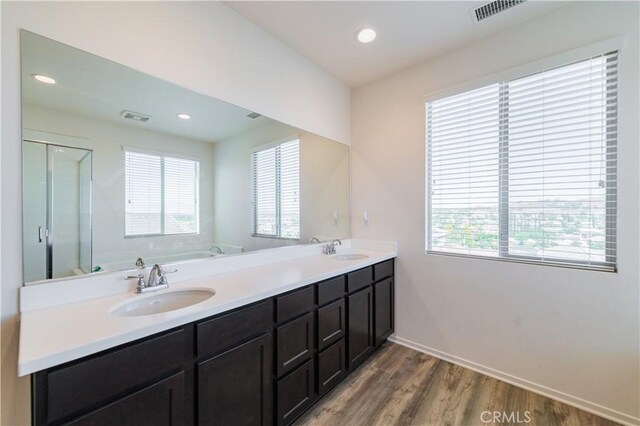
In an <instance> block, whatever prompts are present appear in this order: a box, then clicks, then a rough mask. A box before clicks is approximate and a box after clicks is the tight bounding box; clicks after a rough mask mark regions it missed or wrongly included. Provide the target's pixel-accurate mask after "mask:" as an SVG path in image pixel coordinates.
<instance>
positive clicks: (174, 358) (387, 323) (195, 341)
mask: <svg viewBox="0 0 640 426" xmlns="http://www.w3.org/2000/svg"><path fill="white" fill-rule="evenodd" d="M393 303H394V261H393V259H391V260H388V261H384V262H381V263H378V264H375V265H372V266H368V267H366V268H362V269H359V270H357V271H353V272H350V273H348V274H346V275H341V276H338V277H334V278H331V279H328V280H325V281H322V282H320V283H316V284H311V285H308V286H306V287H302V288H300V289H296V290H293V291H291V292H288V293H285V294H282V295H278V296H275V297H272V298H269V299H265V300H262V301H260V302H256V303H253V304H251V305H247V306H243V307H240V308H238V309H235V310H233V311H230V312H225V313H222V314H219V315H215V316H213V317H210V318H205V319H203V320H199V321H196V322H192V323H189V324H185V325H183V326H180V327H178V328H175V329H172V330H168V331H164V332H162V333H158V334H155V335H152V336H149V337H146V338H144V339H140V340H138V341H135V342H131V343H127V344H124V345H121V346H118V347H115V348H112V349H109V350H106V351H103V352H100V353H97V354H94V355H90V356H87V357H85V358H81V359H78V360H75V361H71V362H68V363H66V364H63V365H59V366H56V367H52V368H49V369H47V370H43V371H40V372H38V373H36V374H34V375H32V414H33V415H32V419H33V424H35V425H62V424H73V425H105V426H107V425H109V426H110V425H119V426H120V425H132V426H133V425H147V424H153V425H154V426H155V425H203V426H209V425H262V426H272V425H276V424H278V425H288V424H291V423H292V422H293V421H295V420H296V419H297V418H298V417H299V416H300V415H301V414H302V413H304V412H305V411H306V410H307V409H308V408H309V407H311V406H312V405H313V404H314V403H315V402H316V401H317V400H318V398H320V397H321V396H322V395H324V394H325V393H327V392H328V391H329V390H330V389H331V388H333V387H334V386H335V385H337V384H338V383H339V382H340V381H341V380H342V379H343V378H344V377H346V375H347V374H348V373H349V372H350V371H352V370H353V369H354V368H355V367H356V366H358V365H360V364H361V363H362V362H363V361H364V360H365V359H366V358H367V357H368V356H369V355H370V354H371V353H373V351H374V350H375V348H377V347H379V346H380V345H382V343H384V341H385V340H386V339H387V337H388V336H389V335H390V334H391V333H392V332H393V314H394V306H393Z"/></svg>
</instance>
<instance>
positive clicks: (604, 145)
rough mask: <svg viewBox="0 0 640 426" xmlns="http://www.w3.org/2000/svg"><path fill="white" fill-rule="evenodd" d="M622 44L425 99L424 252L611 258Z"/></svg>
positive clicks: (570, 260) (560, 259)
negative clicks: (601, 52) (520, 75)
mask: <svg viewBox="0 0 640 426" xmlns="http://www.w3.org/2000/svg"><path fill="white" fill-rule="evenodd" d="M617 56H618V55H617V52H612V53H608V54H605V55H600V56H597V57H593V58H590V59H587V60H584V61H580V62H577V63H573V64H570V65H566V66H562V67H559V68H554V69H551V70H546V71H543V72H540V73H537V74H534V75H531V76H528V77H524V78H519V79H516V80H511V81H504V82H500V83H497V84H494V85H491V86H487V87H484V88H481V89H478V90H474V91H471V92H466V93H463V94H460V95H456V96H451V97H448V98H445V99H441V100H437V101H431V102H428V103H427V105H426V106H427V168H428V169H427V178H428V179H427V187H428V192H427V219H428V223H427V237H428V238H427V249H428V250H432V251H441V252H452V253H466V254H479V255H490V256H500V257H510V258H519V259H525V260H531V261H537V262H551V263H562V264H568V265H577V266H581V267H588V268H600V269H610V270H612V269H615V265H616V237H615V235H616V202H617V200H616V193H617V192H616V161H617V151H616V138H617V133H616V129H617V63H618V62H617Z"/></svg>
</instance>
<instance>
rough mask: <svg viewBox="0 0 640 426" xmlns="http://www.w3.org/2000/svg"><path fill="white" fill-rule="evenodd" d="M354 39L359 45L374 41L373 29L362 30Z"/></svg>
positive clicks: (374, 33)
mask: <svg viewBox="0 0 640 426" xmlns="http://www.w3.org/2000/svg"><path fill="white" fill-rule="evenodd" d="M356 38H357V39H358V41H359V42H360V43H371V42H372V41H373V40H375V39H376V32H375V31H374V30H373V28H362V29H361V30H358V32H357V33H356Z"/></svg>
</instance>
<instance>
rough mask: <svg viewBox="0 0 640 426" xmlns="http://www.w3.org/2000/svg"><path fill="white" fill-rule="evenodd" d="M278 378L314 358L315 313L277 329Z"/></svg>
mask: <svg viewBox="0 0 640 426" xmlns="http://www.w3.org/2000/svg"><path fill="white" fill-rule="evenodd" d="M276 342H277V344H276V346H277V350H276V353H277V355H276V359H277V369H276V373H277V374H278V377H280V376H282V375H284V374H285V373H287V372H288V371H291V370H293V369H294V368H296V366H298V365H300V364H301V363H303V362H304V361H306V360H308V359H309V358H311V357H312V356H313V313H308V314H307V315H305V316H303V317H300V318H298V319H295V320H293V321H291V322H289V323H287V324H285V325H281V326H280V327H278V328H276Z"/></svg>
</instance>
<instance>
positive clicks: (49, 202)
mask: <svg viewBox="0 0 640 426" xmlns="http://www.w3.org/2000/svg"><path fill="white" fill-rule="evenodd" d="M24 143H31V144H38V145H43V146H44V149H45V161H46V164H45V169H46V184H45V186H46V189H45V198H46V199H45V210H46V212H45V223H44V232H43V233H42V238H43V239H44V241H43V242H44V243H45V250H46V251H45V274H44V278H43V280H50V279H55V278H67V277H73V276H79V275H80V274H76V275H65V276H54V272H55V271H54V257H53V255H54V240H55V239H56V230H55V229H53V228H54V220H55V218H54V206H53V203H54V200H53V194H54V190H55V188H54V164H53V163H54V161H53V156H54V150H56V149H67V150H74V151H83V152H84V155H83V157H82V158H81V159H80V160H79V161H78V164H79V166H80V164H81V162H82V161H83V160H84V159H85V158H86V156H89V176H88V194H87V195H88V199H87V204H88V211H87V212H86V216H87V217H88V232H89V235H88V262H89V265H88V270H87V271H84V270H83V272H84V274H82V275H85V274H90V273H91V269H92V268H93V203H92V197H93V149H90V148H86V147H81V146H72V145H65V144H60V143H54V142H49V141H46V140H38V139H31V138H24V139H23V144H24ZM22 166H23V168H25V166H26V164H25V162H24V145H23V164H22ZM25 169H26V168H25ZM24 173H25V171H24V170H23V181H24V179H25V178H24ZM80 179H81V172H80V170H78V193H77V196H78V208H79V209H81V206H80V204H81V203H80V201H81V200H80V199H81V197H82V195H81V192H82V189H81V188H80ZM24 188H25V185H24V183H23V194H22V195H23V203H22V204H23V209H24V208H27V204H28V202H29V200H28V199H27V197H26V196H25V192H24ZM84 214H85V213H83V212H82V211H79V213H78V239H77V240H78V241H77V243H78V266H77V269H82V245H83V240H82V231H81V229H80V228H81V227H82V223H81V221H82V216H83V215H84ZM58 232H59V231H58ZM25 239H26V234H25V229H24V227H23V241H24V240H25ZM23 251H24V248H23ZM23 254H24V256H23V257H24V261H23V268H24V272H23V278H25V277H26V270H27V268H28V256H27V254H26V253H23ZM24 282H25V283H27V284H28V283H29V282H33V281H28V280H26V279H24Z"/></svg>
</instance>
